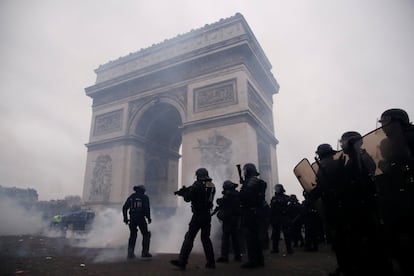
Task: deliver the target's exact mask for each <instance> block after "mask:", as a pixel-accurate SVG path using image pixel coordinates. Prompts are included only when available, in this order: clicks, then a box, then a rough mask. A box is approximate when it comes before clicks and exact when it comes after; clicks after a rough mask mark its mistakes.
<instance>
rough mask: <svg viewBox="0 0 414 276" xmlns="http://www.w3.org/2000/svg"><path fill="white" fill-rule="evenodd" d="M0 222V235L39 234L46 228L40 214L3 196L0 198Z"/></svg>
mask: <svg viewBox="0 0 414 276" xmlns="http://www.w3.org/2000/svg"><path fill="white" fill-rule="evenodd" d="M0 222H1V223H0V235H26V234H27V235H29V234H31V235H33V234H40V233H42V231H43V229H45V228H46V227H47V222H45V221H44V220H43V219H42V216H41V214H40V213H38V212H36V211H34V210H31V209H26V208H25V207H24V206H22V204H21V203H19V202H18V201H16V200H13V199H10V198H8V197H5V196H1V197H0Z"/></svg>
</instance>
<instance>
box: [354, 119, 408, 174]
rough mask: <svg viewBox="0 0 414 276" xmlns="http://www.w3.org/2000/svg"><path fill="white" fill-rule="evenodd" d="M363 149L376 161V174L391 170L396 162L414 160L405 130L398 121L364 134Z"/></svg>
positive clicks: (403, 162) (405, 162) (406, 162)
mask: <svg viewBox="0 0 414 276" xmlns="http://www.w3.org/2000/svg"><path fill="white" fill-rule="evenodd" d="M361 149H363V150H365V152H366V153H368V155H369V156H370V157H371V158H372V159H373V161H374V162H375V165H376V169H375V176H378V175H381V174H383V173H388V172H390V170H391V168H392V167H393V166H395V165H396V164H398V165H400V164H409V163H410V162H412V160H413V157H412V154H411V152H410V150H409V147H408V145H407V142H406V140H405V137H404V133H403V130H402V129H401V126H400V124H399V123H397V122H391V123H390V124H387V125H385V126H383V127H380V128H377V129H375V130H373V131H371V132H369V133H367V134H366V135H364V136H363V137H362V145H361Z"/></svg>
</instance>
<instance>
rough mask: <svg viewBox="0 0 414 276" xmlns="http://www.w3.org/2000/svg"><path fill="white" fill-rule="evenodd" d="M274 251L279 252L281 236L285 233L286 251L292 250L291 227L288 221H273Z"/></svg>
mask: <svg viewBox="0 0 414 276" xmlns="http://www.w3.org/2000/svg"><path fill="white" fill-rule="evenodd" d="M271 224H272V249H273V250H274V251H276V252H277V251H279V241H280V236H281V235H280V234H281V233H282V232H283V238H284V240H285V244H286V250H287V251H288V252H289V251H291V250H292V241H291V227H290V224H289V223H288V221H287V219H272V220H271Z"/></svg>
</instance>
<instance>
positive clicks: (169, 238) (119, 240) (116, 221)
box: [0, 193, 221, 262]
mask: <svg viewBox="0 0 414 276" xmlns="http://www.w3.org/2000/svg"><path fill="white" fill-rule="evenodd" d="M220 196H221V194H220V193H219V194H217V195H216V198H217V197H220ZM180 200H181V199H180ZM181 203H183V202H181ZM191 215H192V213H191V204H190V203H183V204H179V206H178V207H177V209H176V213H175V214H174V215H172V216H170V217H166V216H157V215H155V214H154V212H152V223H151V224H149V225H148V228H149V231H151V244H150V252H151V254H153V255H154V256H155V255H157V254H158V253H177V254H178V252H179V251H180V248H181V244H182V242H183V240H184V235H185V233H186V232H187V230H188V224H189V222H190V220H191ZM0 221H1V222H3V223H2V224H0V235H2V236H7V235H39V236H45V237H61V236H64V237H66V238H67V239H68V241H69V242H70V244H71V245H72V246H76V247H82V248H87V249H105V250H99V251H97V252H98V255H97V256H96V258H95V261H96V262H113V261H118V260H121V259H125V258H126V254H127V245H128V238H129V228H128V226H127V225H125V224H124V223H123V217H122V212H121V210H118V209H113V208H107V209H103V210H100V211H98V212H96V214H95V219H94V221H93V223H92V225H91V227H90V230H89V231H86V232H80V231H71V230H67V231H66V232H60V231H58V230H53V229H51V228H50V221H49V220H47V219H44V218H43V217H42V213H41V212H39V211H36V210H27V209H26V208H25V207H24V206H22V205H21V204H19V203H18V202H17V201H15V200H12V199H9V198H5V197H2V198H0ZM211 229H212V230H211V236H212V239H213V244H214V245H215V251H216V252H218V249H219V248H218V246H217V245H218V242H217V241H218V237H219V233H220V232H219V230H220V225H219V222H218V220H217V218H216V217H213V218H212V228H211ZM199 235H200V234H198V236H197V238H196V240H195V242H194V249H193V252H202V246H201V242H200V238H199ZM141 241H142V235H141V234H140V232H139V231H138V238H137V242H136V246H135V254H136V255H137V256H138V257H139V256H140V255H141V248H142V247H141ZM85 252H89V251H88V250H85ZM85 254H86V253H85ZM216 254H217V253H216Z"/></svg>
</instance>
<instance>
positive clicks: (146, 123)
mask: <svg viewBox="0 0 414 276" xmlns="http://www.w3.org/2000/svg"><path fill="white" fill-rule="evenodd" d="M181 125H182V119H181V116H180V113H179V112H178V111H177V109H176V108H175V107H174V106H172V105H171V104H168V103H156V104H154V105H153V106H151V107H150V108H148V109H147V110H146V111H145V112H144V113H143V114H142V115H141V116H140V119H139V120H138V122H137V125H136V135H137V136H138V137H139V138H140V140H141V141H142V142H143V143H142V144H143V149H144V152H145V157H144V164H145V168H144V184H145V186H146V189H147V194H148V196H149V197H150V198H151V205H152V207H153V208H154V211H156V210H157V209H165V208H169V207H171V208H173V207H175V206H176V204H177V202H176V199H175V197H174V196H173V191H175V190H176V189H177V186H178V176H179V162H180V159H181V155H180V152H179V151H180V146H181V142H182V133H181V128H180V126H181Z"/></svg>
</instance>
